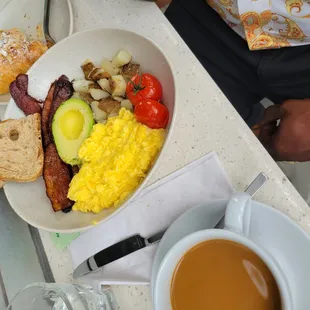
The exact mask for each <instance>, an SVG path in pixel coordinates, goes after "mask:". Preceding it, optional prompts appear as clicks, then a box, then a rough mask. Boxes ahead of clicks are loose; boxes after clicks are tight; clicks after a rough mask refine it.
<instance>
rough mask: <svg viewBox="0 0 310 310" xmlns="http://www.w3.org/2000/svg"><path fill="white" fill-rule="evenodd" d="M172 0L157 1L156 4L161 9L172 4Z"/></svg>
mask: <svg viewBox="0 0 310 310" xmlns="http://www.w3.org/2000/svg"><path fill="white" fill-rule="evenodd" d="M171 2H172V0H157V1H155V3H156V4H157V5H158V6H159V7H160V8H163V7H164V6H166V5H168V4H170V3H171Z"/></svg>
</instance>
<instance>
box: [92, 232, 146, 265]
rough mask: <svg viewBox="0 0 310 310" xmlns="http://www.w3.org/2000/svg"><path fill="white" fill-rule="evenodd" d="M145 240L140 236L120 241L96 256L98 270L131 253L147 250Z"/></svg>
mask: <svg viewBox="0 0 310 310" xmlns="http://www.w3.org/2000/svg"><path fill="white" fill-rule="evenodd" d="M145 246H146V244H145V240H144V238H142V237H141V236H139V235H135V236H132V237H130V238H127V239H126V240H123V241H120V242H118V243H116V244H113V245H111V246H110V247H108V248H106V249H104V250H102V251H100V252H99V253H97V254H95V255H94V260H95V262H96V264H97V266H98V268H100V267H102V266H104V265H107V264H109V263H112V262H114V261H115V260H117V259H120V258H122V257H124V256H126V255H128V254H130V253H133V252H136V251H138V250H140V249H143V248H145Z"/></svg>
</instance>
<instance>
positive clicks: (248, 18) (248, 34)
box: [206, 0, 310, 50]
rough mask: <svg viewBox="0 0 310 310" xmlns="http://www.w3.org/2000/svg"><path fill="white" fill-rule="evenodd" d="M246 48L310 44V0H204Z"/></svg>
mask: <svg viewBox="0 0 310 310" xmlns="http://www.w3.org/2000/svg"><path fill="white" fill-rule="evenodd" d="M206 1H207V3H208V4H209V5H210V6H211V7H212V8H213V9H214V10H215V11H216V12H217V13H218V14H219V15H220V16H221V17H222V18H223V19H224V21H225V22H226V23H227V24H228V25H229V26H230V27H231V28H232V29H234V30H235V32H237V33H238V34H239V35H240V36H242V37H243V38H244V39H246V41H247V42H248V46H249V49H250V50H261V49H270V48H280V47H286V46H296V45H305V44H309V43H310V0H309V1H306V0H206Z"/></svg>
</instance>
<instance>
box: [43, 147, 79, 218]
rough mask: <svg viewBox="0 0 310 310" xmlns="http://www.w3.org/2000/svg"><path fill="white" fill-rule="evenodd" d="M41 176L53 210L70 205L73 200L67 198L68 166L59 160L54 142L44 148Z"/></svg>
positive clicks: (69, 179) (69, 174) (69, 175)
mask: <svg viewBox="0 0 310 310" xmlns="http://www.w3.org/2000/svg"><path fill="white" fill-rule="evenodd" d="M43 177H44V181H45V185H46V194H47V196H48V198H49V199H50V201H51V203H52V206H53V209H54V211H55V212H57V211H60V210H64V209H67V208H70V207H72V206H73V204H74V202H73V201H71V200H70V199H69V198H67V195H68V191H69V185H70V182H71V171H70V167H69V165H67V164H65V163H64V162H63V161H62V160H61V158H60V157H59V155H58V153H57V149H56V146H55V144H54V143H50V144H49V145H48V146H47V148H46V150H45V156H44V168H43ZM69 210H70V209H69Z"/></svg>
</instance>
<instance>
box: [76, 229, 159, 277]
mask: <svg viewBox="0 0 310 310" xmlns="http://www.w3.org/2000/svg"><path fill="white" fill-rule="evenodd" d="M164 234H165V231H161V232H159V233H157V234H155V235H154V236H152V237H150V238H143V237H141V236H140V235H135V236H132V237H129V238H127V239H124V240H122V241H120V242H118V243H115V244H113V245H111V246H109V247H108V248H106V249H103V250H101V251H100V252H98V253H97V254H95V255H93V256H91V257H90V258H88V259H87V260H85V261H84V262H83V263H81V264H80V265H79V266H78V267H77V268H76V269H75V270H74V272H73V278H74V279H77V278H79V277H81V276H84V275H86V274H88V273H90V272H92V271H95V270H97V269H99V268H100V267H102V266H105V265H107V264H110V263H112V262H114V261H116V260H118V259H120V258H122V257H124V256H127V255H129V254H131V253H133V252H136V251H139V250H141V249H143V248H145V247H147V246H149V245H151V244H154V243H156V242H159V241H160V239H161V238H162V236H163V235H164Z"/></svg>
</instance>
